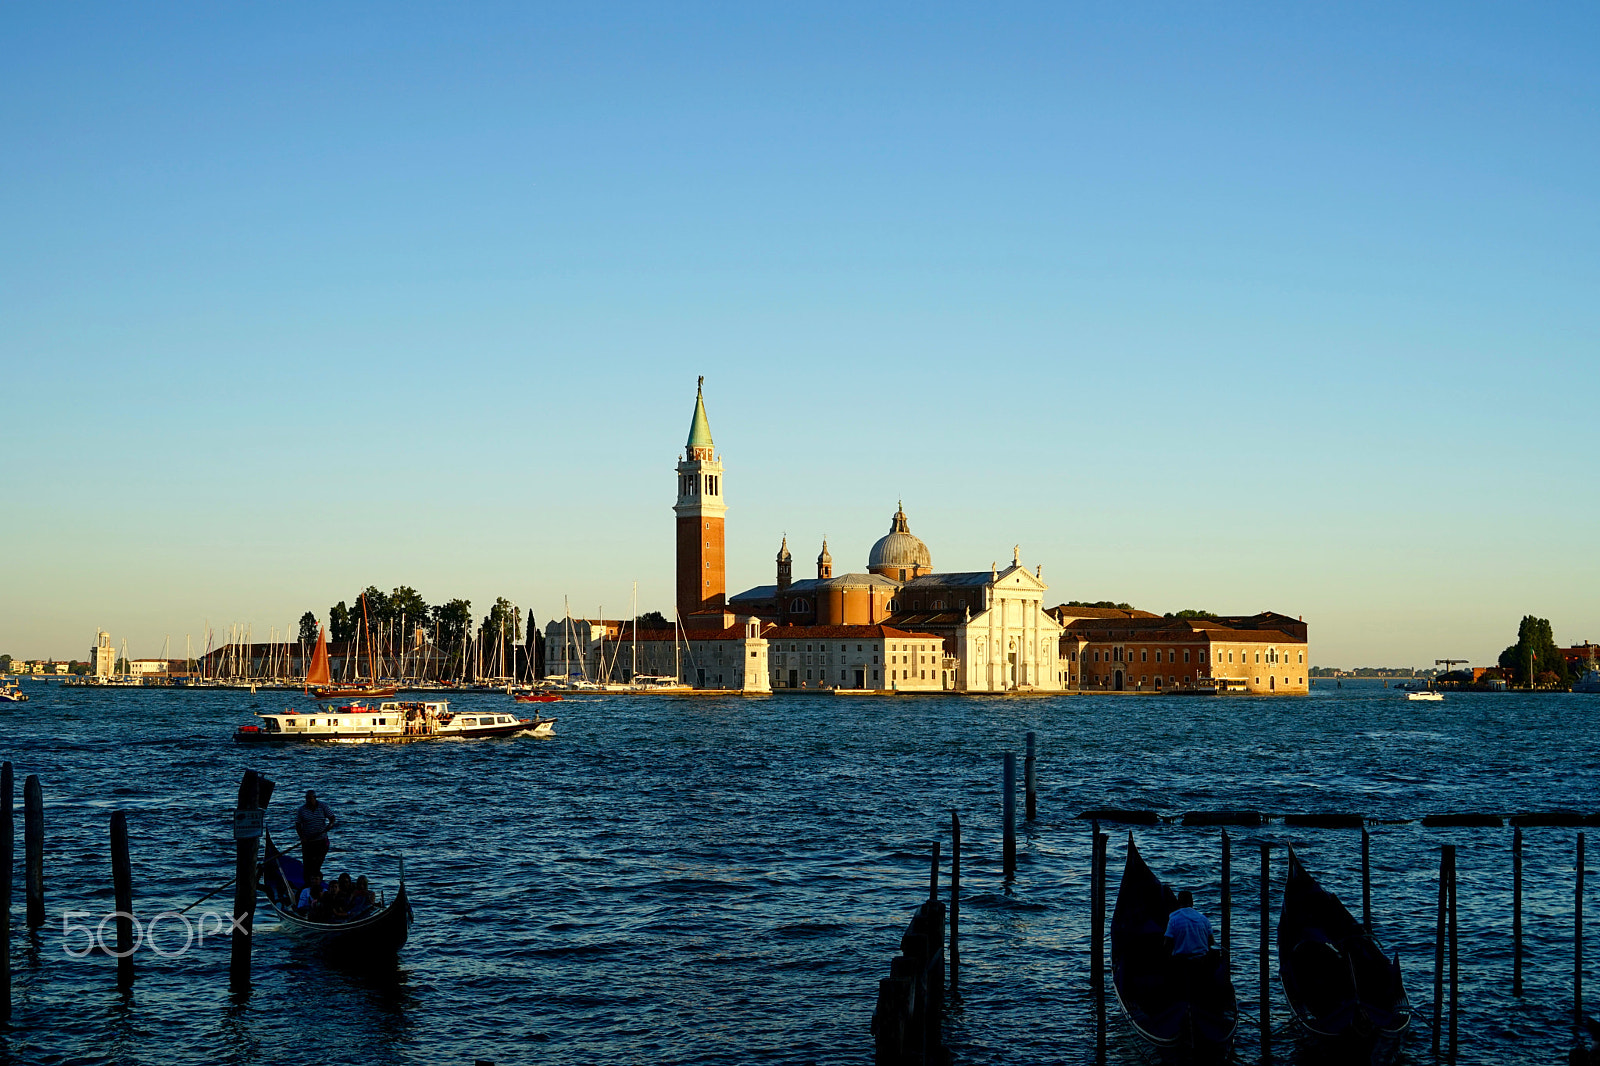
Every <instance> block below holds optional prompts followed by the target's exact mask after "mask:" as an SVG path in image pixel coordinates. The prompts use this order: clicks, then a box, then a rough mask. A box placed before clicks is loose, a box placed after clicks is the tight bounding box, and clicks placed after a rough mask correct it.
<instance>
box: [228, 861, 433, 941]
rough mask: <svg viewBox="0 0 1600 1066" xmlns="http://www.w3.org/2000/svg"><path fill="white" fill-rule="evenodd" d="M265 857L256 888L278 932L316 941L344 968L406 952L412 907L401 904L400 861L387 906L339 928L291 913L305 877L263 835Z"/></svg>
mask: <svg viewBox="0 0 1600 1066" xmlns="http://www.w3.org/2000/svg"><path fill="white" fill-rule="evenodd" d="M266 840H267V849H266V857H265V858H264V859H263V860H262V862H261V867H260V880H259V887H260V889H261V892H262V894H263V895H265V896H266V898H267V905H268V906H269V907H271V908H272V913H274V914H276V915H277V916H278V921H279V923H280V924H281V926H282V927H283V928H284V929H285V930H287V931H289V932H291V933H295V934H299V935H301V936H304V937H307V938H315V939H316V940H317V941H318V944H319V946H320V947H321V948H322V950H323V952H324V953H325V954H327V955H330V956H336V957H338V958H339V959H341V960H343V961H347V962H356V963H360V962H377V961H381V960H383V959H386V958H393V957H394V954H395V953H396V952H397V951H399V950H400V949H401V948H402V947H404V946H405V942H406V937H407V935H408V934H409V933H410V931H411V902H410V900H408V899H407V898H406V868H405V861H404V860H401V863H400V887H399V888H397V889H396V890H395V893H394V899H392V900H390V901H389V902H388V904H387V905H386V906H378V907H375V908H374V909H372V910H370V911H369V912H368V913H367V914H365V915H361V916H359V917H356V918H351V919H347V920H345V921H341V922H313V921H311V920H310V919H308V918H306V917H305V916H304V915H302V914H299V913H297V912H296V910H295V902H296V901H297V900H298V899H299V898H300V890H301V889H303V888H304V887H305V871H304V867H303V866H302V865H301V862H300V860H299V859H296V858H293V857H291V856H288V855H285V854H284V853H283V852H281V851H279V850H278V849H277V847H276V846H275V845H274V844H273V843H272V834H271V833H268V834H267V837H266Z"/></svg>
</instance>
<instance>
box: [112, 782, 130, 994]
mask: <svg viewBox="0 0 1600 1066" xmlns="http://www.w3.org/2000/svg"><path fill="white" fill-rule="evenodd" d="M111 892H112V896H113V897H114V898H115V900H116V903H117V985H118V986H119V987H122V988H126V987H127V986H128V985H130V984H132V983H133V952H134V948H135V946H134V943H133V863H132V861H131V860H130V859H129V858H128V816H127V815H126V814H124V813H123V812H122V811H117V812H115V813H114V814H112V815H111Z"/></svg>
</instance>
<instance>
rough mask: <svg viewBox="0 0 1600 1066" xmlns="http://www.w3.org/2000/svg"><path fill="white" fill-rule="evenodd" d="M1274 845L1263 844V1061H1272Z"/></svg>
mask: <svg viewBox="0 0 1600 1066" xmlns="http://www.w3.org/2000/svg"><path fill="white" fill-rule="evenodd" d="M1271 931H1272V846H1271V845H1270V844H1262V845H1261V1061H1262V1062H1271V1061H1272V983H1271V982H1272V964H1271V955H1270V953H1269V951H1268V945H1269V944H1270V942H1271Z"/></svg>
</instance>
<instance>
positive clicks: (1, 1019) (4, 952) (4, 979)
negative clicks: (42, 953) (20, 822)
mask: <svg viewBox="0 0 1600 1066" xmlns="http://www.w3.org/2000/svg"><path fill="white" fill-rule="evenodd" d="M13 791H15V781H14V779H13V778H12V774H11V764H10V763H3V764H0V1024H4V1023H5V1022H8V1021H10V1020H11V868H12V866H13V865H15V863H16V853H15V851H14V850H13V848H14V846H15V845H14V844H13V842H12V841H13V838H14V837H15V835H16V826H15V825H14V824H13V823H12V814H11V794H12V792H13Z"/></svg>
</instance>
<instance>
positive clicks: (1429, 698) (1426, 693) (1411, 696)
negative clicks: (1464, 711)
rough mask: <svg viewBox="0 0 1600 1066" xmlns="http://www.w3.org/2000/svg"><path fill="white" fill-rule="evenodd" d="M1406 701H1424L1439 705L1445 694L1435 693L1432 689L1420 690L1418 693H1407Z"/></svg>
mask: <svg viewBox="0 0 1600 1066" xmlns="http://www.w3.org/2000/svg"><path fill="white" fill-rule="evenodd" d="M1406 699H1408V700H1423V701H1426V702H1428V703H1438V702H1439V701H1440V700H1442V699H1444V693H1442V692H1435V691H1434V690H1433V689H1431V688H1430V689H1421V690H1419V691H1417V692H1407V693H1406Z"/></svg>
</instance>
